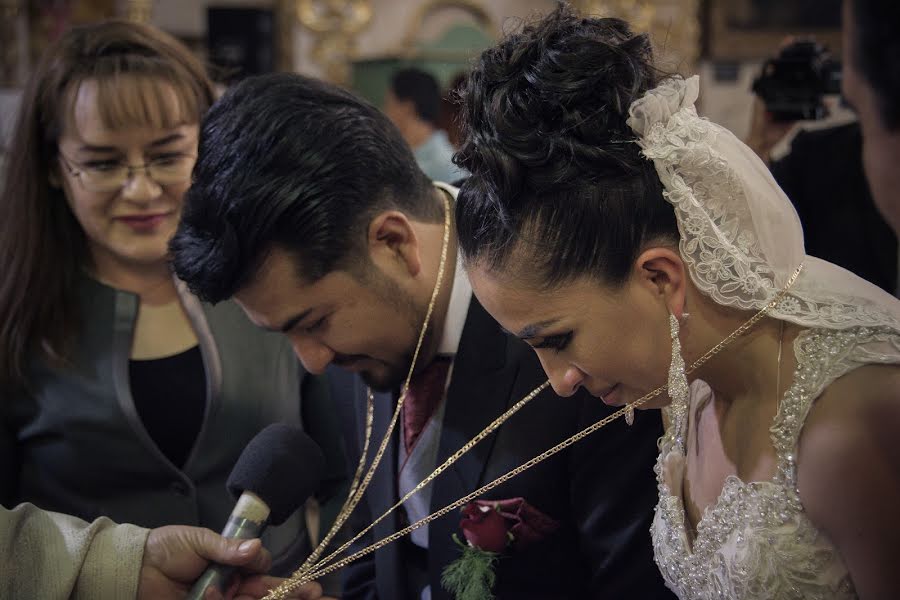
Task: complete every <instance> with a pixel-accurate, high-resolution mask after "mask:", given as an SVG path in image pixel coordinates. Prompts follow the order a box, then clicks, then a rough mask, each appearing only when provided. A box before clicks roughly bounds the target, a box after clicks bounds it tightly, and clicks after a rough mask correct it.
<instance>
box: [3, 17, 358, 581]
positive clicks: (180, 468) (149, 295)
mask: <svg viewBox="0 0 900 600" xmlns="http://www.w3.org/2000/svg"><path fill="white" fill-rule="evenodd" d="M213 101H214V93H213V86H212V84H211V82H210V80H209V79H208V77H207V75H206V73H205V71H204V69H203V66H202V65H201V64H200V62H199V61H198V60H197V59H196V58H194V57H193V56H192V55H191V54H190V52H189V51H188V50H187V48H185V47H184V46H183V45H182V44H180V43H179V42H177V41H176V40H175V39H174V38H172V37H170V36H169V35H167V34H165V33H162V32H160V31H158V30H156V29H154V28H152V27H149V26H145V25H139V24H134V23H126V22H106V23H102V24H97V25H92V26H86V27H81V28H76V29H73V30H71V31H69V32H67V33H66V34H64V35H63V36H62V37H61V39H60V40H59V41H58V42H57V43H55V44H54V45H53V46H52V47H51V48H50V49H49V50H48V51H47V53H46V55H45V56H44V57H43V59H42V61H41V62H40V64H39V65H38V66H37V68H36V70H35V72H34V75H33V77H32V78H31V81H30V83H29V85H28V87H27V89H26V90H25V92H24V96H23V99H22V103H21V111H20V116H19V121H18V123H17V127H16V130H15V133H14V136H13V140H12V143H11V146H10V162H9V169H8V176H7V177H6V179H5V182H4V187H3V189H2V199H0V254H2V255H3V256H4V257H6V258H5V259H4V261H5V262H4V267H3V269H2V271H0V503H2V504H3V505H4V506H7V507H11V506H14V505H16V504H18V503H20V502H31V503H34V504H35V505H37V506H39V507H41V508H43V509H46V510H52V511H58V512H61V513H66V514H70V515H74V516H77V517H79V518H81V519H85V520H88V521H91V520H94V519H96V518H98V517H101V516H106V517H109V518H111V519H113V520H115V521H117V522H127V523H134V524H136V525H140V526H143V527H151V528H152V527H159V526H163V525H172V524H181V525H196V526H203V527H208V528H211V529H213V530H220V529H221V528H222V526H223V525H224V524H225V522H226V520H227V518H228V515H229V513H230V511H231V508H232V506H233V500H232V499H231V498H230V497H229V495H228V493H227V491H226V489H225V481H226V478H227V477H228V475H229V473H230V471H231V469H232V467H233V466H234V464H235V462H236V460H237V458H238V456H239V455H240V453H241V451H242V450H243V448H244V446H245V445H246V444H247V442H248V441H249V440H250V439H251V438H252V437H253V436H254V435H255V434H256V433H258V432H259V431H260V430H262V429H263V428H264V427H265V426H266V425H268V424H270V423H273V422H282V421H283V422H294V423H301V422H302V421H303V420H304V418H303V417H304V415H303V414H302V413H303V412H304V411H305V410H309V409H310V408H311V407H315V406H316V404H315V399H314V398H313V399H310V398H304V402H302V403H301V397H302V394H301V387H302V386H303V385H305V372H304V371H303V369H302V368H301V366H300V365H299V363H298V361H297V360H296V358H295V357H294V356H293V353H292V352H291V348H290V345H289V344H287V343H286V342H285V341H284V340H282V339H280V338H279V337H277V336H273V335H266V334H264V333H262V332H260V331H258V330H257V329H256V328H255V327H253V324H252V323H250V322H249V321H248V320H247V319H246V317H245V316H244V314H243V312H242V311H241V310H240V308H239V307H238V306H236V305H235V304H234V303H231V302H225V303H222V304H221V305H219V306H216V307H212V306H209V305H205V304H203V303H201V302H200V301H199V300H198V299H197V298H195V297H194V296H192V295H191V294H190V293H189V292H188V291H187V290H186V288H185V287H184V286H183V285H182V284H181V283H180V282H179V281H178V280H177V279H176V278H175V277H173V275H172V273H171V271H170V269H169V264H168V250H167V246H168V242H169V238H170V237H171V236H172V234H173V233H174V232H175V228H176V226H177V225H178V221H179V218H180V215H181V207H182V200H183V196H184V193H185V191H186V190H187V188H188V186H189V184H190V176H191V169H192V167H193V165H194V161H195V160H196V156H197V136H198V129H199V123H200V119H201V117H202V116H203V114H204V113H205V112H206V110H207V109H208V108H209V106H210V105H211V104H212V102H213ZM310 401H311V402H310ZM309 433H310V435H312V437H314V438H317V437H318V438H321V437H322V436H317V432H315V431H310V432H309ZM324 441H325V442H327V440H324ZM322 446H323V447H326V446H327V444H326V443H323V444H322ZM331 467H332V469H331V477H330V479H329V481H328V482H327V483H328V484H331V483H334V482H335V481H338V480H340V478H341V477H342V476H343V465H342V464H341V463H340V460H333V461H332V465H331ZM322 493H327V489H326V488H325V487H323V489H322ZM306 537H307V536H306V535H305V525H304V519H303V513H302V511H298V512H297V513H296V514H294V515H293V516H292V517H290V518H289V519H288V521H287V522H286V523H285V524H284V525H282V526H280V527H276V528H271V529H270V530H269V531H267V532H266V535H265V536H264V543H265V544H266V545H267V547H268V548H269V549H270V550H271V551H272V553H273V556H275V557H276V558H275V560H276V565H275V567H274V569H275V572H285V571H287V570H290V569H292V568H293V567H294V566H296V564H297V563H298V562H299V560H300V559H301V558H302V557H303V556H304V555H305V554H306V553H308V552H309V542H308V541H307V539H306Z"/></svg>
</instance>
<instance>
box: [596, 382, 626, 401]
mask: <svg viewBox="0 0 900 600" xmlns="http://www.w3.org/2000/svg"><path fill="white" fill-rule="evenodd" d="M618 391H619V384H618V383H617V384H616V385H614V386H611V387H608V388H606V389H605V390H600V393H599V394H594V396H597V397H598V398H600V399H601V400H602V401H603V403H604V404H607V405H609V406H619V405H621V404H622V402H621V400H619V397H618V394H617V393H616V392H618Z"/></svg>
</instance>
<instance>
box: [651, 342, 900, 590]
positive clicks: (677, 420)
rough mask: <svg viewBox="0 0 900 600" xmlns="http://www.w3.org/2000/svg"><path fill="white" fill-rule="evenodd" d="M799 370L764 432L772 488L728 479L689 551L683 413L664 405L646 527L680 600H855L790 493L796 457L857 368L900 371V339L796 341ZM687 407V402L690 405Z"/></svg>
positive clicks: (842, 570)
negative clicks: (818, 407)
mask: <svg viewBox="0 0 900 600" xmlns="http://www.w3.org/2000/svg"><path fill="white" fill-rule="evenodd" d="M795 354H796V356H797V369H796V371H795V373H794V380H793V382H792V385H791V387H790V389H789V390H788V391H787V392H786V393H785V397H784V398H783V400H782V402H781V406H780V408H779V412H778V414H777V415H776V417H775V420H774V422H773V425H772V427H771V429H770V433H771V436H772V443H773V445H774V447H775V451H776V455H777V461H778V467H777V472H776V474H775V476H774V478H773V479H772V480H771V481H764V482H750V483H744V482H743V481H741V480H740V479H739V478H738V477H735V476H730V477H728V479H727V480H726V482H725V485H724V486H723V488H722V491H721V493H720V495H719V498H718V500H717V501H716V502H715V504H713V505H711V506H710V507H709V508H707V509H706V511H704V513H703V516H702V518H701V519H700V521H699V522H698V523H697V535H696V537H695V539H694V541H693V546H692V545H691V543H690V542H689V539H688V534H687V529H686V523H685V512H684V505H683V502H682V494H681V486H682V482H683V478H684V452H685V428H686V422H687V415H688V410H687V406H672V407H671V408H670V410H669V411H668V412H669V415H670V418H671V419H672V420H671V425H670V427H669V429H668V430H667V432H666V434H665V435H664V436H663V437H662V438H661V439H660V455H659V459H658V460H657V463H656V468H655V471H656V476H657V482H658V484H659V497H660V501H659V504H658V505H657V507H656V515H655V518H654V521H653V526H652V528H651V534H652V537H653V548H654V554H655V558H656V563H657V565H658V566H659V569H660V571H661V572H662V575H663V578H664V579H665V581H666V584H667V585H668V586H669V588H671V589H672V590H673V591H674V592H675V593H676V594H678V596H679V597H680V598H681V599H682V600H713V599H721V600H745V599H746V600H749V599H759V598H778V599H779V600H793V599H798V600H799V599H819V600H843V599H853V598H856V597H857V595H856V592H855V590H854V588H853V584H852V581H851V580H850V574H849V572H848V571H847V568H846V566H845V565H844V563H843V561H842V559H841V557H840V555H839V554H838V552H837V550H836V549H835V548H834V546H833V545H832V544H831V542H830V541H829V540H828V539H827V538H825V536H824V535H823V534H822V533H821V532H819V531H818V530H817V529H816V528H815V526H814V525H813V524H812V523H811V522H810V520H809V518H808V517H807V515H806V513H805V512H804V510H803V506H802V504H801V502H800V497H799V494H798V492H797V472H796V458H795V457H796V448H797V441H798V439H799V436H800V431H801V429H802V426H803V423H804V421H805V420H806V416H807V414H808V413H809V410H810V407H811V406H812V403H813V401H814V400H815V398H817V397H818V396H819V395H820V394H821V393H822V390H824V389H825V388H826V387H827V386H828V385H829V384H830V383H831V382H833V381H834V380H835V379H837V378H838V377H840V376H841V375H844V374H846V373H847V372H849V371H851V370H853V369H854V368H856V367H859V366H861V365H864V364H869V363H882V364H897V363H900V335H897V334H896V333H895V332H894V331H892V330H889V329H887V328H885V329H873V328H866V327H860V328H854V329H850V330H845V331H833V330H824V329H816V330H807V331H805V332H803V333H802V334H801V335H800V336H799V337H798V338H797V340H796V342H795ZM688 402H689V400H688Z"/></svg>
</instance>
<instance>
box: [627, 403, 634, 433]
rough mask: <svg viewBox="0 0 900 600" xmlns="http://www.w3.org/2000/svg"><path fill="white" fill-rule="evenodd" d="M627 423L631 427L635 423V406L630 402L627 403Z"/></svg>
mask: <svg viewBox="0 0 900 600" xmlns="http://www.w3.org/2000/svg"><path fill="white" fill-rule="evenodd" d="M625 423H626V424H627V425H628V426H629V427H631V426H632V425H634V408H633V407H632V406H631V404H630V403H629V404H626V405H625Z"/></svg>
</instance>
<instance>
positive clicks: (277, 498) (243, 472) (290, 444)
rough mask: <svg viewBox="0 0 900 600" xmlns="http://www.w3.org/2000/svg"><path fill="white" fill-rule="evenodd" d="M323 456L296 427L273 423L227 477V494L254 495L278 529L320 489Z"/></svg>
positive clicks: (316, 445)
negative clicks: (262, 504) (260, 500)
mask: <svg viewBox="0 0 900 600" xmlns="http://www.w3.org/2000/svg"><path fill="white" fill-rule="evenodd" d="M324 472H325V456H324V455H323V454H322V450H321V449H320V448H319V446H318V444H316V443H315V442H314V441H313V440H312V438H310V437H309V436H308V435H306V433H304V432H303V430H302V429H300V428H299V427H297V426H296V425H288V424H287V423H273V424H272V425H269V426H268V427H266V428H265V429H263V430H262V431H260V432H259V433H258V434H256V436H255V437H254V438H253V439H252V440H250V443H249V444H247V447H246V448H244V451H243V452H242V453H241V456H240V458H238V461H237V464H235V465H234V469H232V471H231V475H229V476H228V482H227V486H228V491H229V492H231V494H232V495H233V496H234V497H235V499H237V498H238V497H239V496H240V495H241V494H242V493H243V492H245V491H247V492H253V493H254V494H256V495H257V496H259V497H260V498H261V499H262V501H263V502H265V503H266V504H267V505H268V507H269V509H270V510H271V513H270V515H269V523H270V524H272V525H280V524H281V523H283V522H284V521H285V520H286V519H287V518H288V517H289V516H291V513H293V512H294V511H295V510H297V509H298V508H299V507H300V505H301V504H303V502H305V501H306V499H307V498H309V497H310V496H311V495H312V494H313V492H315V491H316V489H318V487H319V483H320V482H321V481H322V475H323V474H324Z"/></svg>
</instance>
